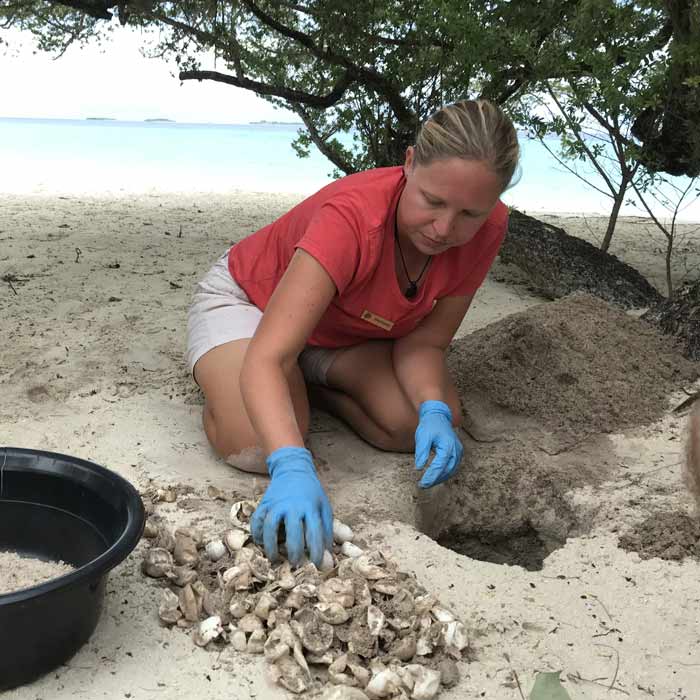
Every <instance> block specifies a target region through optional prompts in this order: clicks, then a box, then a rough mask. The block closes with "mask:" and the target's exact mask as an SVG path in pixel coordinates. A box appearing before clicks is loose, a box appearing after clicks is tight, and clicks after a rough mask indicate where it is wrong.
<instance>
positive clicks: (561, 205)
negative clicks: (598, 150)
mask: <svg viewBox="0 0 700 700" xmlns="http://www.w3.org/2000/svg"><path fill="white" fill-rule="evenodd" d="M297 128H298V127H296V126H294V125H276V124H250V125H244V124H240V125H223V124H181V123H172V122H123V121H101V120H68V119H66V120H58V119H2V118H0V164H1V167H0V190H2V191H4V192H42V193H48V194H52V193H56V194H60V193H69V192H94V193H117V192H143V191H153V192H207V191H211V192H229V191H234V190H243V191H264V192H295V193H301V194H309V193H311V192H313V191H315V190H316V189H318V188H319V187H322V186H323V185H324V184H326V183H328V182H330V181H331V173H332V171H333V165H332V163H330V161H328V160H327V159H326V158H325V157H324V156H322V155H321V154H319V153H318V152H316V151H312V154H311V156H310V157H309V158H304V159H301V158H298V157H297V155H296V153H295V151H294V150H293V149H292V147H291V142H292V140H293V139H294V137H295V135H296V132H297ZM521 146H522V153H523V155H522V162H521V175H520V179H519V181H518V183H517V184H516V185H515V186H514V187H513V188H511V189H510V190H508V191H507V192H506V193H505V195H504V197H503V198H504V200H505V201H506V202H507V203H508V204H511V205H514V206H517V207H518V208H520V209H522V210H524V211H530V212H538V211H540V212H541V211H551V212H576V213H588V214H607V213H608V211H609V209H610V207H611V200H609V199H608V198H605V197H603V196H601V195H600V194H598V193H597V192H595V191H594V190H593V189H591V188H588V187H586V186H585V185H584V184H583V183H582V182H581V181H580V180H579V179H578V178H576V177H575V176H574V175H572V174H570V173H568V172H567V171H565V170H564V169H563V168H562V167H561V166H560V165H558V164H557V163H556V161H555V160H554V159H553V158H552V156H550V155H549V153H548V152H547V151H546V149H545V148H544V147H543V146H542V145H541V144H540V143H539V142H538V141H530V140H527V139H521ZM655 211H656V213H657V214H662V215H663V213H664V212H663V210H662V209H661V208H660V207H659V206H658V205H657V206H656V207H655ZM623 213H625V214H629V215H635V214H636V215H642V214H643V212H642V211H641V210H640V209H638V208H634V207H632V206H629V205H627V206H625V208H624V210H623ZM681 218H683V219H685V220H693V221H700V206H698V204H697V203H696V204H695V206H694V207H691V208H689V209H687V210H686V211H685V212H684V213H683V215H682V217H681Z"/></svg>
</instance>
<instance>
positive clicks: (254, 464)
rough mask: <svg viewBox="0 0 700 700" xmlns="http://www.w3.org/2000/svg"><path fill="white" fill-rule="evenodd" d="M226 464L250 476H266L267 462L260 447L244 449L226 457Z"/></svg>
mask: <svg viewBox="0 0 700 700" xmlns="http://www.w3.org/2000/svg"><path fill="white" fill-rule="evenodd" d="M226 464H230V465H231V466H232V467H235V468H236V469H240V470H241V471H244V472H250V473H251V474H267V462H266V461H265V452H264V451H263V449H262V447H257V446H255V447H246V448H244V449H243V450H241V451H240V452H232V453H231V454H230V455H228V456H227V457H226Z"/></svg>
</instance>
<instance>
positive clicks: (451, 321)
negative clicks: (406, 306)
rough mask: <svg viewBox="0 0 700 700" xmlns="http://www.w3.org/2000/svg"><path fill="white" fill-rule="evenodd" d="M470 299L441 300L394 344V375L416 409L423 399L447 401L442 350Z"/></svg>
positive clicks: (467, 307) (447, 298)
mask: <svg viewBox="0 0 700 700" xmlns="http://www.w3.org/2000/svg"><path fill="white" fill-rule="evenodd" d="M472 298H473V297H472V296H468V297H444V298H443V299H440V300H439V301H438V302H437V303H436V304H435V306H434V307H433V310H432V311H431V312H430V314H429V315H428V316H426V317H425V318H424V319H423V321H422V322H421V323H420V324H419V325H418V327H417V328H416V329H415V330H414V331H412V332H411V333H409V334H408V335H407V336H404V337H403V338H399V339H398V340H396V342H395V343H394V353H393V359H394V370H395V372H396V377H397V379H398V381H399V384H400V385H401V387H402V388H403V390H404V392H405V393H406V396H407V397H408V399H409V400H410V401H411V403H412V404H413V406H414V407H415V409H416V411H417V410H418V409H419V407H420V405H421V404H422V403H423V402H424V401H443V402H447V387H448V377H447V372H446V369H445V351H446V350H447V347H448V346H449V344H450V342H451V341H452V338H453V337H454V335H455V333H456V332H457V329H458V328H459V325H460V324H461V323H462V321H463V319H464V316H465V314H466V313H467V310H468V309H469V305H470V304H471V301H472Z"/></svg>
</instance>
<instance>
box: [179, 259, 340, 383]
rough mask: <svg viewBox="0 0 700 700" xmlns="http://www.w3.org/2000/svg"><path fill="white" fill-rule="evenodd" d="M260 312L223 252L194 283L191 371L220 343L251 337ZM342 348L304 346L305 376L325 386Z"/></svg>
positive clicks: (189, 350)
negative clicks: (230, 270) (233, 272)
mask: <svg viewBox="0 0 700 700" xmlns="http://www.w3.org/2000/svg"><path fill="white" fill-rule="evenodd" d="M261 318H262V311H261V310H260V309H259V308H258V307H257V306H255V304H253V302H251V301H250V299H249V298H248V295H247V294H246V293H245V292H244V291H243V289H241V288H240V287H239V286H238V284H237V283H236V280H234V279H233V277H232V276H231V273H230V272H229V269H228V251H226V252H225V253H224V254H223V255H222V256H221V257H220V258H219V259H218V260H217V261H216V263H215V264H214V266H213V267H212V268H211V269H210V270H209V272H207V274H206V275H205V276H204V278H203V279H202V281H201V282H199V283H198V284H197V286H196V287H195V290H194V294H193V296H192V304H191V305H190V309H189V312H188V314H187V351H186V353H185V358H186V361H187V366H188V367H189V370H190V372H194V366H195V365H196V364H197V361H198V360H199V358H200V357H202V355H204V354H205V353H207V352H209V350H213V349H214V348H215V347H218V346H219V345H223V344H224V343H230V342H232V341H234V340H244V339H246V338H252V337H253V334H254V333H255V329H256V328H257V327H258V324H259V323H260V319H261ZM339 352H341V350H338V349H331V348H322V347H318V346H315V345H307V346H306V348H305V349H304V350H303V351H302V352H301V354H300V355H299V358H298V361H299V366H300V367H301V371H302V373H303V375H304V379H306V381H307V382H311V383H313V384H322V385H324V386H326V385H327V382H326V374H327V372H328V369H329V368H330V366H331V365H332V364H333V360H335V358H336V357H337V355H338V353H339Z"/></svg>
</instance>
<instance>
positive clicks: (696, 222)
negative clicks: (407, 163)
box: [0, 185, 700, 227]
mask: <svg viewBox="0 0 700 700" xmlns="http://www.w3.org/2000/svg"><path fill="white" fill-rule="evenodd" d="M321 186H322V185H321ZM315 191H316V190H310V191H303V190H296V191H295V190H279V189H269V188H257V189H256V188H248V189H245V188H238V187H232V188H224V189H202V190H180V189H176V188H175V189H156V188H150V189H149V188H143V189H134V190H130V189H123V188H116V189H94V190H91V189H80V190H77V189H72V188H71V189H65V190H61V189H40V188H34V189H21V190H20V189H18V190H17V191H12V190H11V189H9V190H8V189H5V190H3V191H2V192H0V201H2V200H3V199H8V198H12V199H21V198H26V199H28V200H31V199H49V200H50V199H61V200H71V199H75V200H81V199H94V200H105V201H108V200H124V199H142V198H147V199H152V198H162V199H164V200H179V199H181V200H188V199H189V200H191V199H206V198H212V199H222V198H241V197H243V198H245V197H280V198H283V199H285V200H287V202H288V204H287V205H286V206H289V207H291V206H294V204H296V203H297V202H300V201H301V200H302V199H304V198H305V197H309V196H310V195H311V194H313V193H314V192H315ZM506 206H508V207H509V208H511V207H512V208H514V209H517V210H518V211H520V212H521V213H523V214H527V215H528V216H532V217H534V218H538V217H551V218H558V219H594V220H605V221H606V222H607V220H608V218H609V214H606V213H605V212H600V211H588V210H575V209H562V210H561V211H559V210H557V209H551V208H549V209H548V208H546V207H542V208H536V207H535V208H532V207H531V208H526V207H520V206H517V205H511V204H508V203H506ZM657 218H659V219H660V220H661V221H662V222H664V223H670V219H668V218H665V217H662V216H658V215H657ZM618 222H633V223H649V224H652V225H654V222H653V220H652V218H651V217H650V216H648V215H644V214H632V213H624V214H620V216H619V217H618ZM676 224H677V225H678V226H682V227H688V226H700V217H698V218H691V219H684V218H677V219H676Z"/></svg>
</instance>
